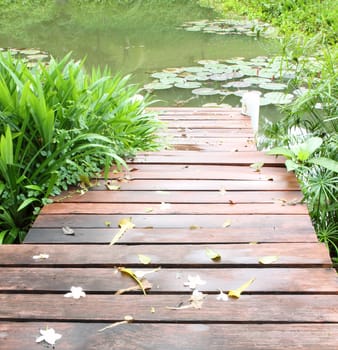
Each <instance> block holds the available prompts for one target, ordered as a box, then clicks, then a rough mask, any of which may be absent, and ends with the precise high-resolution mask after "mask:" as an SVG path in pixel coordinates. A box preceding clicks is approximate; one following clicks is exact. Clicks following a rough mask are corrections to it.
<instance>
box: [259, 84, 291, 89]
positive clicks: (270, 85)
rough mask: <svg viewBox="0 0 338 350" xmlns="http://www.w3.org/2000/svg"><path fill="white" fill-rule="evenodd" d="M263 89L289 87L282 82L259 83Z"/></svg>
mask: <svg viewBox="0 0 338 350" xmlns="http://www.w3.org/2000/svg"><path fill="white" fill-rule="evenodd" d="M258 86H259V87H260V88H261V89H265V90H284V89H286V88H287V85H286V84H282V83H272V82H271V83H261V84H259V85H258Z"/></svg>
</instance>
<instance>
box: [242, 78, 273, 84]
mask: <svg viewBox="0 0 338 350" xmlns="http://www.w3.org/2000/svg"><path fill="white" fill-rule="evenodd" d="M243 81H245V82H247V83H250V84H255V85H258V84H262V83H268V82H270V81H271V80H270V79H267V78H262V77H249V78H244V79H243Z"/></svg>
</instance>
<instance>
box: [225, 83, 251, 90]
mask: <svg viewBox="0 0 338 350" xmlns="http://www.w3.org/2000/svg"><path fill="white" fill-rule="evenodd" d="M249 86H251V84H250V83H248V82H247V81H230V82H229V83H227V84H225V85H222V87H225V88H232V87H233V88H239V89H240V88H246V87H249Z"/></svg>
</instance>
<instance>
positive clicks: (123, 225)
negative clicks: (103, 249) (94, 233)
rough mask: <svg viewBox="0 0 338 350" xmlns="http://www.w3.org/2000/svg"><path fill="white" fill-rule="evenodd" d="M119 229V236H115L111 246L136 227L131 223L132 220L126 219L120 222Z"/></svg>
mask: <svg viewBox="0 0 338 350" xmlns="http://www.w3.org/2000/svg"><path fill="white" fill-rule="evenodd" d="M119 227H120V230H119V231H118V232H117V234H116V235H115V236H114V238H113V239H112V240H111V242H110V244H109V245H113V244H115V243H116V242H117V241H118V240H120V239H121V237H122V236H123V235H124V233H125V232H126V231H128V230H130V229H132V228H134V227H135V225H134V224H133V223H132V222H131V219H130V218H124V219H121V220H120V221H119Z"/></svg>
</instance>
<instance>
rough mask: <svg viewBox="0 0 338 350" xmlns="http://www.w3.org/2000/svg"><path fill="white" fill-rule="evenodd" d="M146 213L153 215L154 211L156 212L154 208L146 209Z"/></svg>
mask: <svg viewBox="0 0 338 350" xmlns="http://www.w3.org/2000/svg"><path fill="white" fill-rule="evenodd" d="M144 211H145V212H146V213H151V212H152V211H154V209H153V208H145V209H144Z"/></svg>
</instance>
